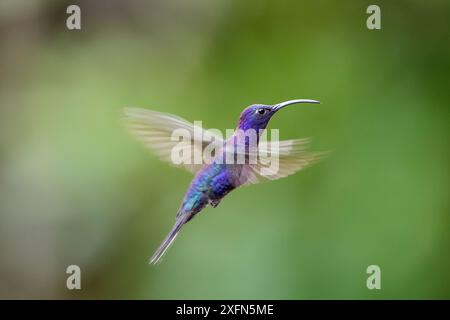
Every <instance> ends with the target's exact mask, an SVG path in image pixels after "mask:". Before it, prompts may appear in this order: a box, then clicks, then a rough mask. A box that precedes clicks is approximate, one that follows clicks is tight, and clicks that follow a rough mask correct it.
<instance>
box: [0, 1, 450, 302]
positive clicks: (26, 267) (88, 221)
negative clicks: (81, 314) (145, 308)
mask: <svg viewBox="0 0 450 320" xmlns="http://www.w3.org/2000/svg"><path fill="white" fill-rule="evenodd" d="M72 3H77V4H79V5H80V7H81V11H82V29H81V31H69V30H67V28H66V26H65V20H66V18H67V16H68V15H67V14H66V12H65V11H66V7H67V6H68V5H69V4H72ZM370 4H378V5H379V6H380V7H381V24H382V29H381V30H373V31H371V30H368V29H367V27H366V19H367V17H368V15H367V14H366V8H367V6H368V5H370ZM449 21H450V5H449V3H448V1H425V2H424V1H395V3H393V2H392V1H376V2H372V1H340V2H337V1H331V0H322V1H240V0H235V1H225V0H222V1H216V0H215V1H206V0H194V1H181V0H170V1H166V0H164V1H163V0H158V1H137V0H134V1H117V0H116V1H75V2H73V1H43V0H42V1H25V0H21V1H2V3H1V4H0V43H1V45H0V297H2V298H67V299H71V298H81V299H93V298H108V299H111V298H113V299H117V298H125V299H129V298H138V299H207V298H208V299H209V298H213V299H222V298H224V299H260V298H261V299H317V298H318V299H351V298H357V299H380V298H387V299H409V298H413V299H416V298H426V299H432V298H450V253H449V245H450V236H449V226H450V216H449V210H450V206H449V160H450V159H449V158H450V157H449V155H450V153H449V133H450V132H449V131H450V130H449V119H450V118H449V103H450V90H449V71H450V32H449V31H450V27H449V24H450V22H449ZM294 98H309V99H317V100H320V101H322V104H321V105H319V106H316V105H299V106H296V107H291V108H286V109H284V110H283V111H282V112H280V113H279V114H277V115H276V116H275V117H274V119H273V120H272V122H271V124H270V127H271V128H279V129H280V136H281V138H282V139H289V138H299V137H313V143H312V149H314V150H332V151H333V153H332V154H331V156H330V157H328V158H327V159H326V160H324V161H322V162H321V163H319V164H317V165H315V166H313V167H311V168H309V169H307V170H305V171H302V172H300V173H298V174H296V175H294V176H290V177H288V178H285V179H282V180H278V181H274V182H270V183H263V184H259V185H254V186H251V187H246V188H242V189H240V190H238V191H235V192H232V193H231V194H230V195H229V196H228V197H227V198H226V199H224V200H223V201H222V203H221V204H220V205H219V207H217V208H216V209H213V208H210V207H209V208H207V209H206V210H204V211H203V212H202V213H201V214H199V215H198V216H197V217H196V218H195V219H194V220H193V221H192V222H191V223H189V224H188V225H187V226H186V228H185V229H184V230H183V232H182V233H181V235H180V236H179V237H178V238H177V241H176V242H175V244H174V246H173V247H172V248H171V250H169V252H168V254H167V256H166V257H165V259H164V260H163V262H162V263H161V264H160V265H158V266H156V267H154V266H150V265H148V264H147V262H148V259H149V257H150V256H151V255H152V253H153V251H154V250H155V249H156V247H157V246H158V245H159V244H160V242H161V241H162V239H163V238H164V237H165V235H166V233H167V232H168V231H169V229H170V227H171V226H172V224H173V222H174V216H175V213H176V211H177V209H178V206H179V203H180V201H181V199H182V197H183V194H184V192H185V190H186V188H187V186H188V184H189V182H190V180H191V179H192V176H191V175H190V174H189V173H188V172H185V171H182V170H180V169H176V168H173V167H170V166H169V165H168V164H166V163H163V162H160V161H159V160H158V159H157V157H156V156H154V155H152V154H151V153H150V152H148V151H147V150H146V149H145V148H144V147H143V146H142V145H140V144H139V143H138V142H136V141H135V140H134V139H133V137H131V136H130V135H129V134H128V133H127V132H126V131H125V130H124V128H123V126H122V124H121V122H120V116H121V109H122V107H124V106H136V107H145V108H150V109H154V110H158V111H164V112H168V113H173V114H177V115H179V116H182V117H184V118H186V119H188V120H190V121H194V120H202V121H203V123H204V126H206V127H213V128H219V129H226V128H234V126H235V124H236V121H237V119H238V116H239V113H240V111H241V110H242V109H243V108H244V107H246V106H247V105H250V104H252V103H267V104H273V103H277V102H281V101H284V100H289V99H294ZM71 264H76V265H79V266H80V267H81V270H82V290H80V291H69V290H67V289H66V277H67V276H68V275H67V274H66V272H65V271H66V267H67V266H68V265H71ZM373 264H375V265H379V266H380V267H381V273H382V274H381V281H382V282H381V286H382V289H381V290H372V291H371V290H368V289H367V287H366V279H367V277H368V275H367V274H366V269H367V267H368V266H369V265H373Z"/></svg>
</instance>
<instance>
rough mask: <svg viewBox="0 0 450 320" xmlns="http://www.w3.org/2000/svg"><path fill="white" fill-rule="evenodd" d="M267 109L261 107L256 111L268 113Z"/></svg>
mask: <svg viewBox="0 0 450 320" xmlns="http://www.w3.org/2000/svg"><path fill="white" fill-rule="evenodd" d="M266 111H267V110H266V109H263V108H259V109H257V110H256V112H257V113H259V114H264V113H266Z"/></svg>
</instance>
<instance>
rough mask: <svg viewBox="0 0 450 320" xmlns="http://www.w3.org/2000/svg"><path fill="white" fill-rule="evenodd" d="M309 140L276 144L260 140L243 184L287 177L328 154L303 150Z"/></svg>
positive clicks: (294, 140) (286, 141) (295, 140)
mask: <svg viewBox="0 0 450 320" xmlns="http://www.w3.org/2000/svg"><path fill="white" fill-rule="evenodd" d="M309 142H310V139H309V138H306V139H293V140H284V141H279V142H278V146H276V144H274V143H273V142H261V143H260V144H259V146H258V157H257V162H256V163H255V164H249V165H248V166H249V168H250V169H251V172H249V173H248V174H247V175H248V179H246V181H245V184H254V183H258V182H261V181H264V180H277V179H281V178H284V177H287V176H289V175H291V174H294V173H295V172H297V171H299V170H302V169H304V168H307V167H309V166H311V165H313V164H314V163H317V162H318V161H319V160H321V159H323V158H324V157H325V156H326V155H327V154H328V152H307V151H305V150H306V149H307V147H308V143H309ZM277 149H278V150H277ZM243 178H245V177H243Z"/></svg>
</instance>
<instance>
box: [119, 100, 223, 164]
mask: <svg viewBox="0 0 450 320" xmlns="http://www.w3.org/2000/svg"><path fill="white" fill-rule="evenodd" d="M124 113H125V123H126V125H127V127H128V128H129V129H130V131H131V132H132V133H133V135H134V136H135V137H136V138H137V139H138V140H140V141H142V142H143V143H144V144H145V145H146V146H147V147H148V148H149V149H151V150H152V151H153V152H155V153H156V154H157V155H158V156H159V157H160V158H161V159H162V160H164V161H167V162H169V163H170V164H171V165H174V166H177V167H183V168H185V169H187V170H188V171H190V172H192V173H195V172H197V171H198V170H199V169H200V168H201V167H202V165H203V164H204V163H205V159H204V158H203V151H204V149H205V148H206V147H207V146H209V148H211V146H213V147H220V146H222V145H223V139H222V137H220V136H219V135H217V134H215V133H214V132H212V131H208V130H205V129H203V128H201V127H199V126H194V124H192V123H190V122H188V121H186V120H184V119H182V118H180V117H177V116H174V115H171V114H167V113H162V112H156V111H152V110H147V109H140V108H125V109H124ZM180 129H181V130H182V131H180ZM176 130H177V131H176ZM176 132H178V133H180V132H185V133H187V134H188V135H187V137H186V136H184V139H181V140H180V139H179V138H177V137H176V135H175V136H174V133H176ZM187 138H189V139H187ZM211 143H212V144H213V145H211ZM174 148H177V150H178V151H180V150H182V152H185V155H186V154H187V155H190V156H189V159H187V161H184V162H183V163H175V162H174V161H173V157H172V156H173V154H172V152H173V150H174ZM196 155H197V156H196ZM198 155H200V157H201V158H199V157H198ZM199 160H200V161H199Z"/></svg>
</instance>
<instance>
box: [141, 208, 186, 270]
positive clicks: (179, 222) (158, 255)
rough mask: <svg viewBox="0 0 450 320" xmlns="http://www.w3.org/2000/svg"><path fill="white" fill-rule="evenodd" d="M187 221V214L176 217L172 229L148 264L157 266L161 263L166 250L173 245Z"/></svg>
mask: <svg viewBox="0 0 450 320" xmlns="http://www.w3.org/2000/svg"><path fill="white" fill-rule="evenodd" d="M188 220H189V215H188V214H184V215H181V216H179V217H177V220H176V222H175V225H174V226H173V227H172V230H170V232H169V234H168V235H167V237H166V238H165V239H164V241H163V242H162V243H161V245H160V246H159V248H158V250H156V252H155V253H154V254H153V256H152V258H151V259H150V263H152V264H157V263H158V262H160V261H161V258H162V257H163V255H164V254H165V253H166V251H167V249H169V247H170V245H171V244H172V243H173V241H174V240H175V238H176V237H177V235H178V233H179V232H180V230H181V228H182V227H183V225H184V224H185V223H186V222H187V221H188Z"/></svg>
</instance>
